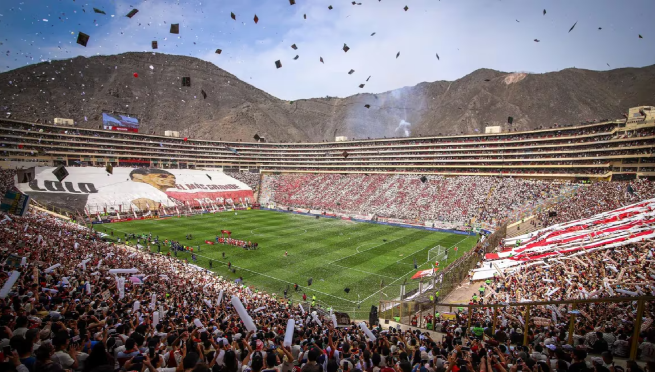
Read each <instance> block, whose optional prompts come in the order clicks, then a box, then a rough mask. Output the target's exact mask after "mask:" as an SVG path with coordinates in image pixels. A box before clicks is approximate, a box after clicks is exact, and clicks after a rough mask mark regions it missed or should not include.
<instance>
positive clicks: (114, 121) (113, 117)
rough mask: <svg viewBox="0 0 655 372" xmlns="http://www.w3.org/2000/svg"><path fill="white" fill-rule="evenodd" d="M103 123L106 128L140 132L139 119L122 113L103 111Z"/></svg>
mask: <svg viewBox="0 0 655 372" xmlns="http://www.w3.org/2000/svg"><path fill="white" fill-rule="evenodd" d="M102 125H103V127H104V129H106V130H117V131H121V132H135V133H138V132H139V119H137V118H133V117H130V116H126V115H121V114H108V113H106V112H103V113H102Z"/></svg>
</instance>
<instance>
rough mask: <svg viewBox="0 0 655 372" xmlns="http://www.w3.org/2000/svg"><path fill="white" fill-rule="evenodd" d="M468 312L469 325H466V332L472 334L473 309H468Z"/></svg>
mask: <svg viewBox="0 0 655 372" xmlns="http://www.w3.org/2000/svg"><path fill="white" fill-rule="evenodd" d="M466 309H467V310H468V314H466V315H468V323H467V325H466V332H471V318H473V308H472V307H471V306H469V307H467V308H466Z"/></svg>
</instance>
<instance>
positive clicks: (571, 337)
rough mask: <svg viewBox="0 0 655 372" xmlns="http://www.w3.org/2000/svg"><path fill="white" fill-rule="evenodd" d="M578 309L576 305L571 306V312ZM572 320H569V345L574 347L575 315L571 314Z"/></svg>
mask: <svg viewBox="0 0 655 372" xmlns="http://www.w3.org/2000/svg"><path fill="white" fill-rule="evenodd" d="M576 308H577V306H576V303H575V302H574V303H572V304H571V310H575V309H576ZM569 316H570V320H569V339H568V344H569V345H571V346H573V332H574V331H575V314H569Z"/></svg>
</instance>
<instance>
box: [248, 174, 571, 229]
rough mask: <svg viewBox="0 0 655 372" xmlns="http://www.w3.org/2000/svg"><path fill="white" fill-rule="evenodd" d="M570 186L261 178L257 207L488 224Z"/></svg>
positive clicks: (474, 179)
mask: <svg viewBox="0 0 655 372" xmlns="http://www.w3.org/2000/svg"><path fill="white" fill-rule="evenodd" d="M572 187H573V185H572V184H570V183H566V182H552V181H539V180H525V179H517V178H510V177H481V176H460V177H443V176H432V175H431V176H426V182H422V181H421V178H420V176H417V175H398V174H374V175H363V174H280V175H265V176H264V179H263V181H262V193H261V197H260V202H261V204H262V205H267V204H270V203H277V204H281V205H284V206H291V207H300V208H307V209H314V210H321V211H333V212H334V211H336V212H342V213H353V214H360V215H371V214H373V215H376V216H378V217H389V218H399V219H406V220H416V221H441V222H450V223H463V224H467V223H469V222H471V221H472V220H473V221H475V222H478V223H480V222H484V223H490V224H491V223H494V221H496V222H497V221H501V220H503V219H504V218H506V217H507V216H509V215H510V213H512V212H513V211H516V210H519V209H524V208H525V209H529V208H532V207H534V206H536V205H537V204H538V203H540V202H541V201H543V200H547V199H550V198H553V197H556V196H558V195H562V194H564V193H565V192H568V191H569V190H571V188H572Z"/></svg>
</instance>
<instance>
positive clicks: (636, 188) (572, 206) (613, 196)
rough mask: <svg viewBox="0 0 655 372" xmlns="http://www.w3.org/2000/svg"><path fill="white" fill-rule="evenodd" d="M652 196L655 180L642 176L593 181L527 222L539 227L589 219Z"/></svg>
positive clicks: (654, 193)
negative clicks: (615, 180) (629, 179)
mask: <svg viewBox="0 0 655 372" xmlns="http://www.w3.org/2000/svg"><path fill="white" fill-rule="evenodd" d="M651 198H655V182H651V181H648V180H645V179H637V180H633V181H623V182H595V183H593V184H591V185H588V186H585V187H580V188H579V189H578V190H577V192H576V193H575V194H574V195H572V196H570V197H568V198H566V199H564V200H561V201H559V202H558V203H557V204H554V205H553V206H552V207H551V208H549V209H548V210H544V211H542V212H541V213H539V214H538V215H537V218H536V219H535V220H533V221H531V222H530V223H533V224H535V225H536V224H541V227H547V226H551V225H554V224H557V223H563V222H567V221H573V220H578V219H583V218H589V217H591V216H593V215H595V214H598V213H601V212H605V211H610V210H614V209H617V208H620V207H622V206H625V205H629V204H634V203H636V202H638V201H641V200H646V199H651Z"/></svg>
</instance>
